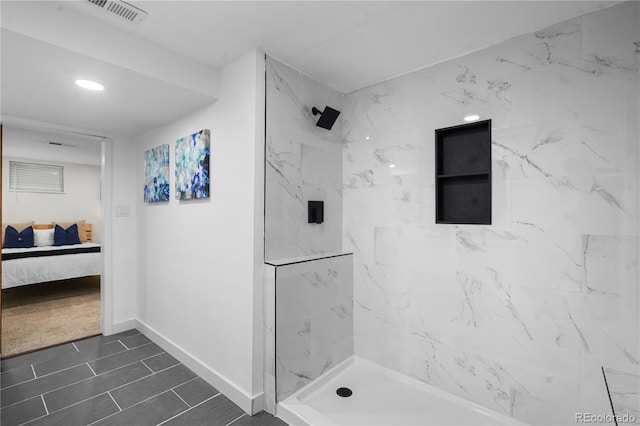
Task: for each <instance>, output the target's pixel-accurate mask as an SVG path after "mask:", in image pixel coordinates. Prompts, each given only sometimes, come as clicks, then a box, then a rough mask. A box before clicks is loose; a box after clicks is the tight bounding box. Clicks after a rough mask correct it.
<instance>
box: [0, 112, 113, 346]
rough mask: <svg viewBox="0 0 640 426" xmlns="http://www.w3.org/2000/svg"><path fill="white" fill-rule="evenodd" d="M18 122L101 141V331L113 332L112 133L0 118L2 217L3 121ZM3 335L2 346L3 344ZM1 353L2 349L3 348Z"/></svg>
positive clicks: (0, 295) (0, 215)
mask: <svg viewBox="0 0 640 426" xmlns="http://www.w3.org/2000/svg"><path fill="white" fill-rule="evenodd" d="M3 124H4V125H8V126H15V127H20V128H26V129H30V130H39V131H49V132H56V133H61V134H69V135H76V136H87V137H91V138H95V139H96V143H100V144H101V151H102V159H101V166H100V169H101V172H100V174H101V183H100V198H101V203H100V204H101V206H100V207H101V215H102V226H101V228H102V229H101V231H102V232H101V235H102V242H101V246H102V248H101V253H102V268H101V269H102V271H101V274H100V330H101V332H102V334H104V335H109V334H113V272H112V268H113V260H112V259H113V256H112V246H113V245H112V241H113V240H112V233H113V222H112V215H111V211H112V202H113V200H112V194H113V140H114V139H113V137H112V136H111V135H107V134H101V132H94V131H91V130H86V129H78V128H73V127H67V126H59V125H56V124H51V123H45V122H39V121H34V120H25V119H19V118H16V117H6V118H5V119H3V120H2V122H0V218H1V217H2V174H1V172H2V160H3V158H4V155H3V152H2V125H3ZM1 272H2V265H1V262H0V280H1V279H2V278H1V277H2V275H1ZM1 301H2V286H1V285H0V331H1V330H2V305H1ZM1 340H2V339H0V348H1V347H2V346H1V344H2V342H1ZM0 353H1V352H0Z"/></svg>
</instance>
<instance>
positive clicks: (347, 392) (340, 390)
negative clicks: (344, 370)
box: [336, 388, 353, 398]
mask: <svg viewBox="0 0 640 426" xmlns="http://www.w3.org/2000/svg"><path fill="white" fill-rule="evenodd" d="M336 393H337V394H338V396H341V397H343V398H348V397H350V396H351V395H353V392H352V391H351V389H349V388H338V389H337V390H336Z"/></svg>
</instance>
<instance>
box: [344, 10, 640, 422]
mask: <svg viewBox="0 0 640 426" xmlns="http://www.w3.org/2000/svg"><path fill="white" fill-rule="evenodd" d="M639 30H640V4H639V3H637V2H625V3H621V4H618V5H615V6H612V7H609V8H605V9H603V10H600V11H598V12H594V13H591V14H588V15H585V16H583V17H579V18H576V19H572V20H569V21H566V22H563V23H559V24H557V25H554V26H552V27H550V28H546V29H541V30H540V31H537V32H534V33H531V34H525V35H523V36H520V37H516V38H514V39H511V40H507V41H505V42H503V43H500V44H497V45H494V46H490V47H488V48H487V49H484V50H481V51H477V52H474V53H472V54H469V55H466V56H463V57H460V58H456V59H454V60H451V61H448V62H444V63H440V64H437V65H434V66H432V67H429V68H426V69H423V70H420V71H416V72H414V73H411V74H408V75H405V76H402V77H399V78H396V79H393V80H391V81H387V82H385V83H383V84H379V85H374V86H371V87H368V88H365V89H362V90H359V91H356V92H354V93H350V94H348V95H346V96H345V99H344V118H343V126H344V128H343V134H344V144H343V163H342V167H343V173H342V176H343V177H342V194H343V206H344V207H343V208H344V213H343V247H344V249H345V250H353V252H354V256H353V261H354V264H353V274H354V282H353V291H354V301H353V322H354V351H355V354H356V355H358V356H361V357H363V358H368V359H371V360H373V361H375V362H378V363H380V364H382V365H384V366H386V367H389V368H392V369H394V370H397V371H400V372H402V373H405V374H409V375H411V376H413V377H416V378H418V379H420V380H423V381H426V382H428V383H430V384H433V385H435V386H438V387H440V388H442V389H444V390H447V391H449V392H453V393H455V394H457V395H460V396H462V397H465V398H468V399H470V400H472V401H474V402H477V403H480V404H482V405H485V406H487V407H489V408H491V409H494V410H497V411H500V412H503V413H505V414H507V415H510V416H512V417H514V418H516V419H518V420H521V421H524V422H527V423H530V424H540V425H542V424H574V423H575V413H577V412H596V411H594V410H600V411H597V412H598V413H599V412H603V413H604V412H606V411H605V410H606V409H607V406H608V405H609V402H608V396H607V394H606V389H605V386H604V383H603V380H602V373H601V371H600V366H602V365H606V366H610V367H612V368H617V369H619V370H622V371H637V370H638V368H639V367H640V364H639V361H638V360H639V359H640V337H639V335H640V330H639V324H640V313H639V312H640V307H639V306H638V305H639V294H638V286H637V283H638V281H639V277H640V274H639V267H638V259H639V250H640V249H639V245H640V239H639V236H638V235H639V233H638V227H639V226H638V225H639V212H638V205H639V197H638V193H639V192H640V191H639V188H638V185H639V183H640V181H639V180H638V174H639V173H640V170H639V169H640V168H639V164H640V161H639V153H638V151H639V148H640V143H639V142H638V139H639V136H638V129H639V127H638V126H639V125H638V121H639V118H638V117H640V105H639V100H638V96H637V94H638V93H639V92H638V90H639V88H640V75H639V67H638V31H639ZM470 113H477V114H479V115H480V116H481V118H482V119H488V118H490V119H492V170H493V181H492V193H493V205H492V211H493V221H492V225H490V226H469V225H435V223H434V218H435V209H434V206H433V202H434V201H433V200H434V192H435V191H434V183H435V178H434V175H435V170H434V164H435V158H434V155H435V152H434V147H433V140H434V138H433V131H434V130H435V129H438V128H443V127H448V126H452V125H456V124H460V123H461V122H462V118H463V117H464V116H465V115H467V114H470Z"/></svg>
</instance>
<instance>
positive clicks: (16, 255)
mask: <svg viewBox="0 0 640 426" xmlns="http://www.w3.org/2000/svg"><path fill="white" fill-rule="evenodd" d="M83 225H84V235H85V238H83V240H84V241H81V242H80V244H70V245H59V246H58V245H48V243H41V244H40V245H38V246H35V247H28V248H3V249H2V288H3V289H6V288H12V287H18V286H23V285H28V284H36V283H43V282H50V281H59V280H66V279H70V278H80V277H87V276H92V275H100V273H101V271H102V256H101V252H100V245H99V244H96V243H94V242H93V241H92V226H91V224H83ZM32 227H33V230H34V232H40V231H41V230H46V231H47V233H48V232H49V231H48V230H52V231H51V232H53V229H54V225H53V224H34V225H32ZM3 241H4V237H3ZM36 241H37V238H36ZM52 241H53V240H52Z"/></svg>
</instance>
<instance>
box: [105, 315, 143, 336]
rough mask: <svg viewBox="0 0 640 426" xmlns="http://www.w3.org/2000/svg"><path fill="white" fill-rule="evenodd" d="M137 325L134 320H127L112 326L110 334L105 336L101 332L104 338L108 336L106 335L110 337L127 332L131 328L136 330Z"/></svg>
mask: <svg viewBox="0 0 640 426" xmlns="http://www.w3.org/2000/svg"><path fill="white" fill-rule="evenodd" d="M137 325H138V323H137V322H136V320H135V319H128V320H125V321H122V322H118V323H115V324H113V325H112V326H111V333H109V334H107V333H105V332H104V330H103V334H104V335H105V336H108V335H111V334H116V333H122V332H123V331H127V330H131V329H132V328H136V326H137Z"/></svg>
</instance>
